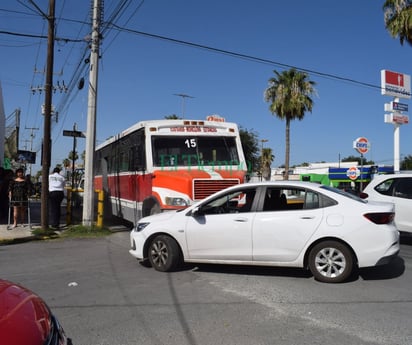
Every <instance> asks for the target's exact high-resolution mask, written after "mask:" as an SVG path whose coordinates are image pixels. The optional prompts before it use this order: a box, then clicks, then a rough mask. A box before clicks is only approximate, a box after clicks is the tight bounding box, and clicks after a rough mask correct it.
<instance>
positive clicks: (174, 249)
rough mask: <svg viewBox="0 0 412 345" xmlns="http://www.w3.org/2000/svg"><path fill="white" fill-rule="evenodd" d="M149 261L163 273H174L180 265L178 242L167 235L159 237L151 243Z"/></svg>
mask: <svg viewBox="0 0 412 345" xmlns="http://www.w3.org/2000/svg"><path fill="white" fill-rule="evenodd" d="M148 256H149V261H150V264H151V265H152V267H153V268H154V269H155V270H157V271H161V272H168V271H173V270H175V269H176V267H177V266H178V264H179V263H180V250H179V246H178V245H177V243H176V241H175V240H174V239H173V238H171V237H169V236H166V235H159V236H157V237H155V239H154V240H153V241H152V242H151V243H150V247H149V252H148Z"/></svg>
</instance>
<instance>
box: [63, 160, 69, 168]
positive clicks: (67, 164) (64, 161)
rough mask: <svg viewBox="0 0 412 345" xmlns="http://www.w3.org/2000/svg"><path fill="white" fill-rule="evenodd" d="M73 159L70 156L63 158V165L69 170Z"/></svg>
mask: <svg viewBox="0 0 412 345" xmlns="http://www.w3.org/2000/svg"><path fill="white" fill-rule="evenodd" d="M70 164H71V161H70V159H69V158H65V159H63V166H64V168H65V169H66V170H67V168H68V167H70Z"/></svg>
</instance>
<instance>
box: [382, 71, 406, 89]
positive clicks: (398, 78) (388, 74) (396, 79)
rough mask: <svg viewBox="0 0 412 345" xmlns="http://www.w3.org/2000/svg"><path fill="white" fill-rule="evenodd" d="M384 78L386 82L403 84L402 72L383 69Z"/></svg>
mask: <svg viewBox="0 0 412 345" xmlns="http://www.w3.org/2000/svg"><path fill="white" fill-rule="evenodd" d="M385 80H386V83H387V84H392V85H398V86H404V79H403V74H401V73H397V72H392V71H385Z"/></svg>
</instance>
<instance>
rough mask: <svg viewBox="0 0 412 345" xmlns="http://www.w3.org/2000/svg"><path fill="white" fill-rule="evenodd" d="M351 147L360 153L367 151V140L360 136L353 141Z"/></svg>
mask: <svg viewBox="0 0 412 345" xmlns="http://www.w3.org/2000/svg"><path fill="white" fill-rule="evenodd" d="M353 148H354V149H355V150H356V151H358V152H359V153H360V154H361V155H363V154H365V153H366V152H368V151H369V141H368V139H366V138H364V137H360V138H358V139H356V140H355V141H354V142H353Z"/></svg>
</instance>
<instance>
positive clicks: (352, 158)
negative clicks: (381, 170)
mask: <svg viewBox="0 0 412 345" xmlns="http://www.w3.org/2000/svg"><path fill="white" fill-rule="evenodd" d="M341 162H358V164H361V163H362V162H361V156H348V157H345V158H342V160H341ZM374 164H375V162H374V161H368V160H366V159H365V157H363V165H374Z"/></svg>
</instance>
